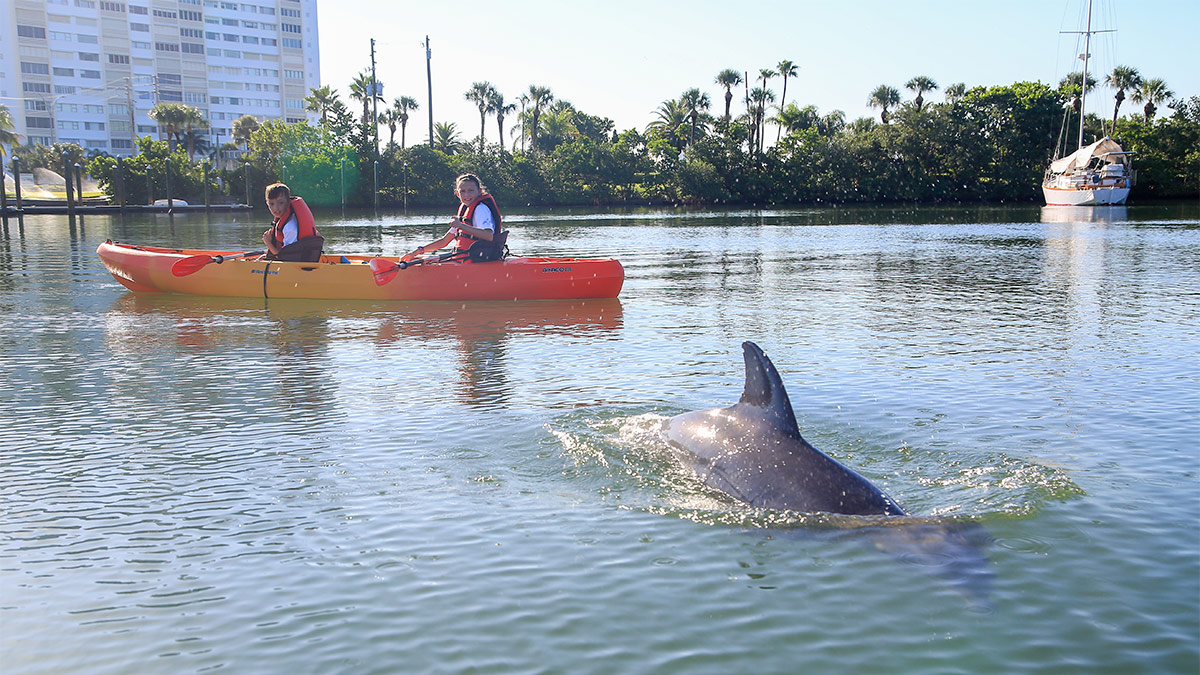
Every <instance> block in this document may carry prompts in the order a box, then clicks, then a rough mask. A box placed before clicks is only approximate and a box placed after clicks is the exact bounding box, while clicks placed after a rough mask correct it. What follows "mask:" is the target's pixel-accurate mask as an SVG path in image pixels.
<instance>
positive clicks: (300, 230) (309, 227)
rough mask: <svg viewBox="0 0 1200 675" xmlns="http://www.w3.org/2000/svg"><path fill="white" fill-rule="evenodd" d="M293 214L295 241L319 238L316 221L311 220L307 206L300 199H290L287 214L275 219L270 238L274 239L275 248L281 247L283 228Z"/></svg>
mask: <svg viewBox="0 0 1200 675" xmlns="http://www.w3.org/2000/svg"><path fill="white" fill-rule="evenodd" d="M293 213H294V214H296V241H304V240H305V239H308V238H309V237H319V236H321V233H320V232H317V221H316V220H315V219H313V214H312V211H311V210H310V209H309V208H308V204H305V203H304V199H303V198H301V197H292V198H291V199H289V200H288V212H287V213H285V214H283V216H281V217H279V218H276V219H275V224H274V227H273V228H272V232H271V236H272V237H273V238H274V239H275V245H276V246H283V226H284V225H287V222H288V221H289V220H291V219H292V214H293Z"/></svg>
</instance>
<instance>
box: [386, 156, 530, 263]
mask: <svg viewBox="0 0 1200 675" xmlns="http://www.w3.org/2000/svg"><path fill="white" fill-rule="evenodd" d="M454 194H456V195H458V201H459V205H458V214H457V215H456V216H455V217H454V218H453V219H452V220H451V221H450V229H449V230H446V234H444V235H442V237H441V238H440V239H438V240H436V241H433V242H430V243H428V244H426V245H424V246H418V247H417V248H416V250H414V251H413V252H411V253H408V254H407V255H405V256H404V257H402V258H401V260H412V259H413V258H415V257H417V256H419V255H421V254H423V253H426V252H432V251H437V250H439V249H442V248H446V247H447V246H450V245H452V244H453V246H454V250H455V252H462V253H464V254H468V255H470V257H471V259H472V260H475V261H477V262H484V261H487V260H498V259H500V258H501V257H502V251H503V246H504V240H505V239H506V238H507V235H506V233H505V232H504V230H503V227H502V224H501V219H500V208H499V207H498V206H496V200H495V199H494V198H493V197H492V195H491V194H489V193H488V192H487V189H486V188H485V187H484V186H483V184H482V183H480V182H479V177H478V176H476V175H475V174H473V173H465V174H463V175H461V176H459V177H458V178H456V179H455V181H454ZM464 257H465V256H464Z"/></svg>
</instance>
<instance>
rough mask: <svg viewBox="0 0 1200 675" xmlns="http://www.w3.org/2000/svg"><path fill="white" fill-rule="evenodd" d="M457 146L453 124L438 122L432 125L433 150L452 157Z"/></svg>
mask: <svg viewBox="0 0 1200 675" xmlns="http://www.w3.org/2000/svg"><path fill="white" fill-rule="evenodd" d="M459 145H460V143H459V140H458V130H457V129H455V125H454V122H438V123H437V124H435V125H433V147H434V149H436V150H441V151H442V152H444V153H446V154H447V155H453V154H454V153H455V152H458V147H459Z"/></svg>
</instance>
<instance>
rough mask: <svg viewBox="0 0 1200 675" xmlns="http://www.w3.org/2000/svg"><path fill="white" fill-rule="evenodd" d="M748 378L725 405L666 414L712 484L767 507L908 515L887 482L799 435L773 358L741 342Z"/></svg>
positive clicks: (677, 446)
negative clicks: (874, 480) (877, 482)
mask: <svg viewBox="0 0 1200 675" xmlns="http://www.w3.org/2000/svg"><path fill="white" fill-rule="evenodd" d="M742 351H743V354H744V356H745V360H746V386H745V389H744V391H743V392H742V397H741V399H740V400H739V401H738V402H737V403H736V404H734V405H732V406H730V407H728V408H724V409H714V410H706V411H697V412H691V413H684V414H682V415H677V416H675V417H672V418H671V419H670V420H668V422H667V424H666V426H665V428H664V432H665V437H666V441H667V444H668V445H669V446H670V447H671V449H672V450H673V451H674V453H675V455H676V456H677V457H678V458H679V459H680V461H681V462H682V463H683V464H684V465H686V466H687V467H688V468H690V469H692V470H693V471H695V472H696V474H697V475H699V476H700V478H701V480H703V481H704V482H705V483H706V484H708V485H709V486H711V487H714V488H717V489H718V490H721V491H722V492H725V493H726V494H728V495H730V496H732V497H734V498H735V499H738V500H740V501H743V502H746V503H747V504H750V505H751V506H756V507H760V508H769V509H790V510H794V511H803V512H808V513H815V512H826V513H844V514H853V515H904V513H905V512H904V509H902V508H900V506H899V505H898V504H896V502H894V501H892V499H891V498H890V497H888V496H887V495H886V494H884V492H883V491H882V490H880V489H879V488H877V487H875V486H874V485H872V484H871V482H870V481H868V480H867V479H866V478H864V477H863V476H861V475H859V474H858V473H856V472H854V471H853V470H852V469H850V468H848V467H846V466H845V465H843V464H842V463H840V462H838V461H837V460H835V459H833V458H832V457H830V456H828V455H826V454H825V453H823V452H821V451H820V450H817V449H816V448H814V447H812V446H811V445H809V443H808V442H807V441H805V440H804V438H803V437H802V436H801V435H800V429H799V427H798V426H797V424H796V415H795V413H794V412H793V411H792V404H791V401H790V400H789V399H788V395H787V391H786V390H785V389H784V387H783V381H782V380H781V379H780V377H779V371H777V370H776V369H775V365H774V364H773V363H771V359H769V358H767V355H766V354H764V353H763V351H762V349H760V348H759V347H758V345H756V344H754V343H753V342H745V343H743V344H742Z"/></svg>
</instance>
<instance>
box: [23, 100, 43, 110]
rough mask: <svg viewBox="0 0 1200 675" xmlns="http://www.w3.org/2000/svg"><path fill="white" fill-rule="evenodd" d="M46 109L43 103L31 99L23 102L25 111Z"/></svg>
mask: <svg viewBox="0 0 1200 675" xmlns="http://www.w3.org/2000/svg"><path fill="white" fill-rule="evenodd" d="M46 107H47V106H46V102H45V101H35V100H33V99H26V100H25V110H27V111H28V110H32V111H39V110H45V109H46Z"/></svg>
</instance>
